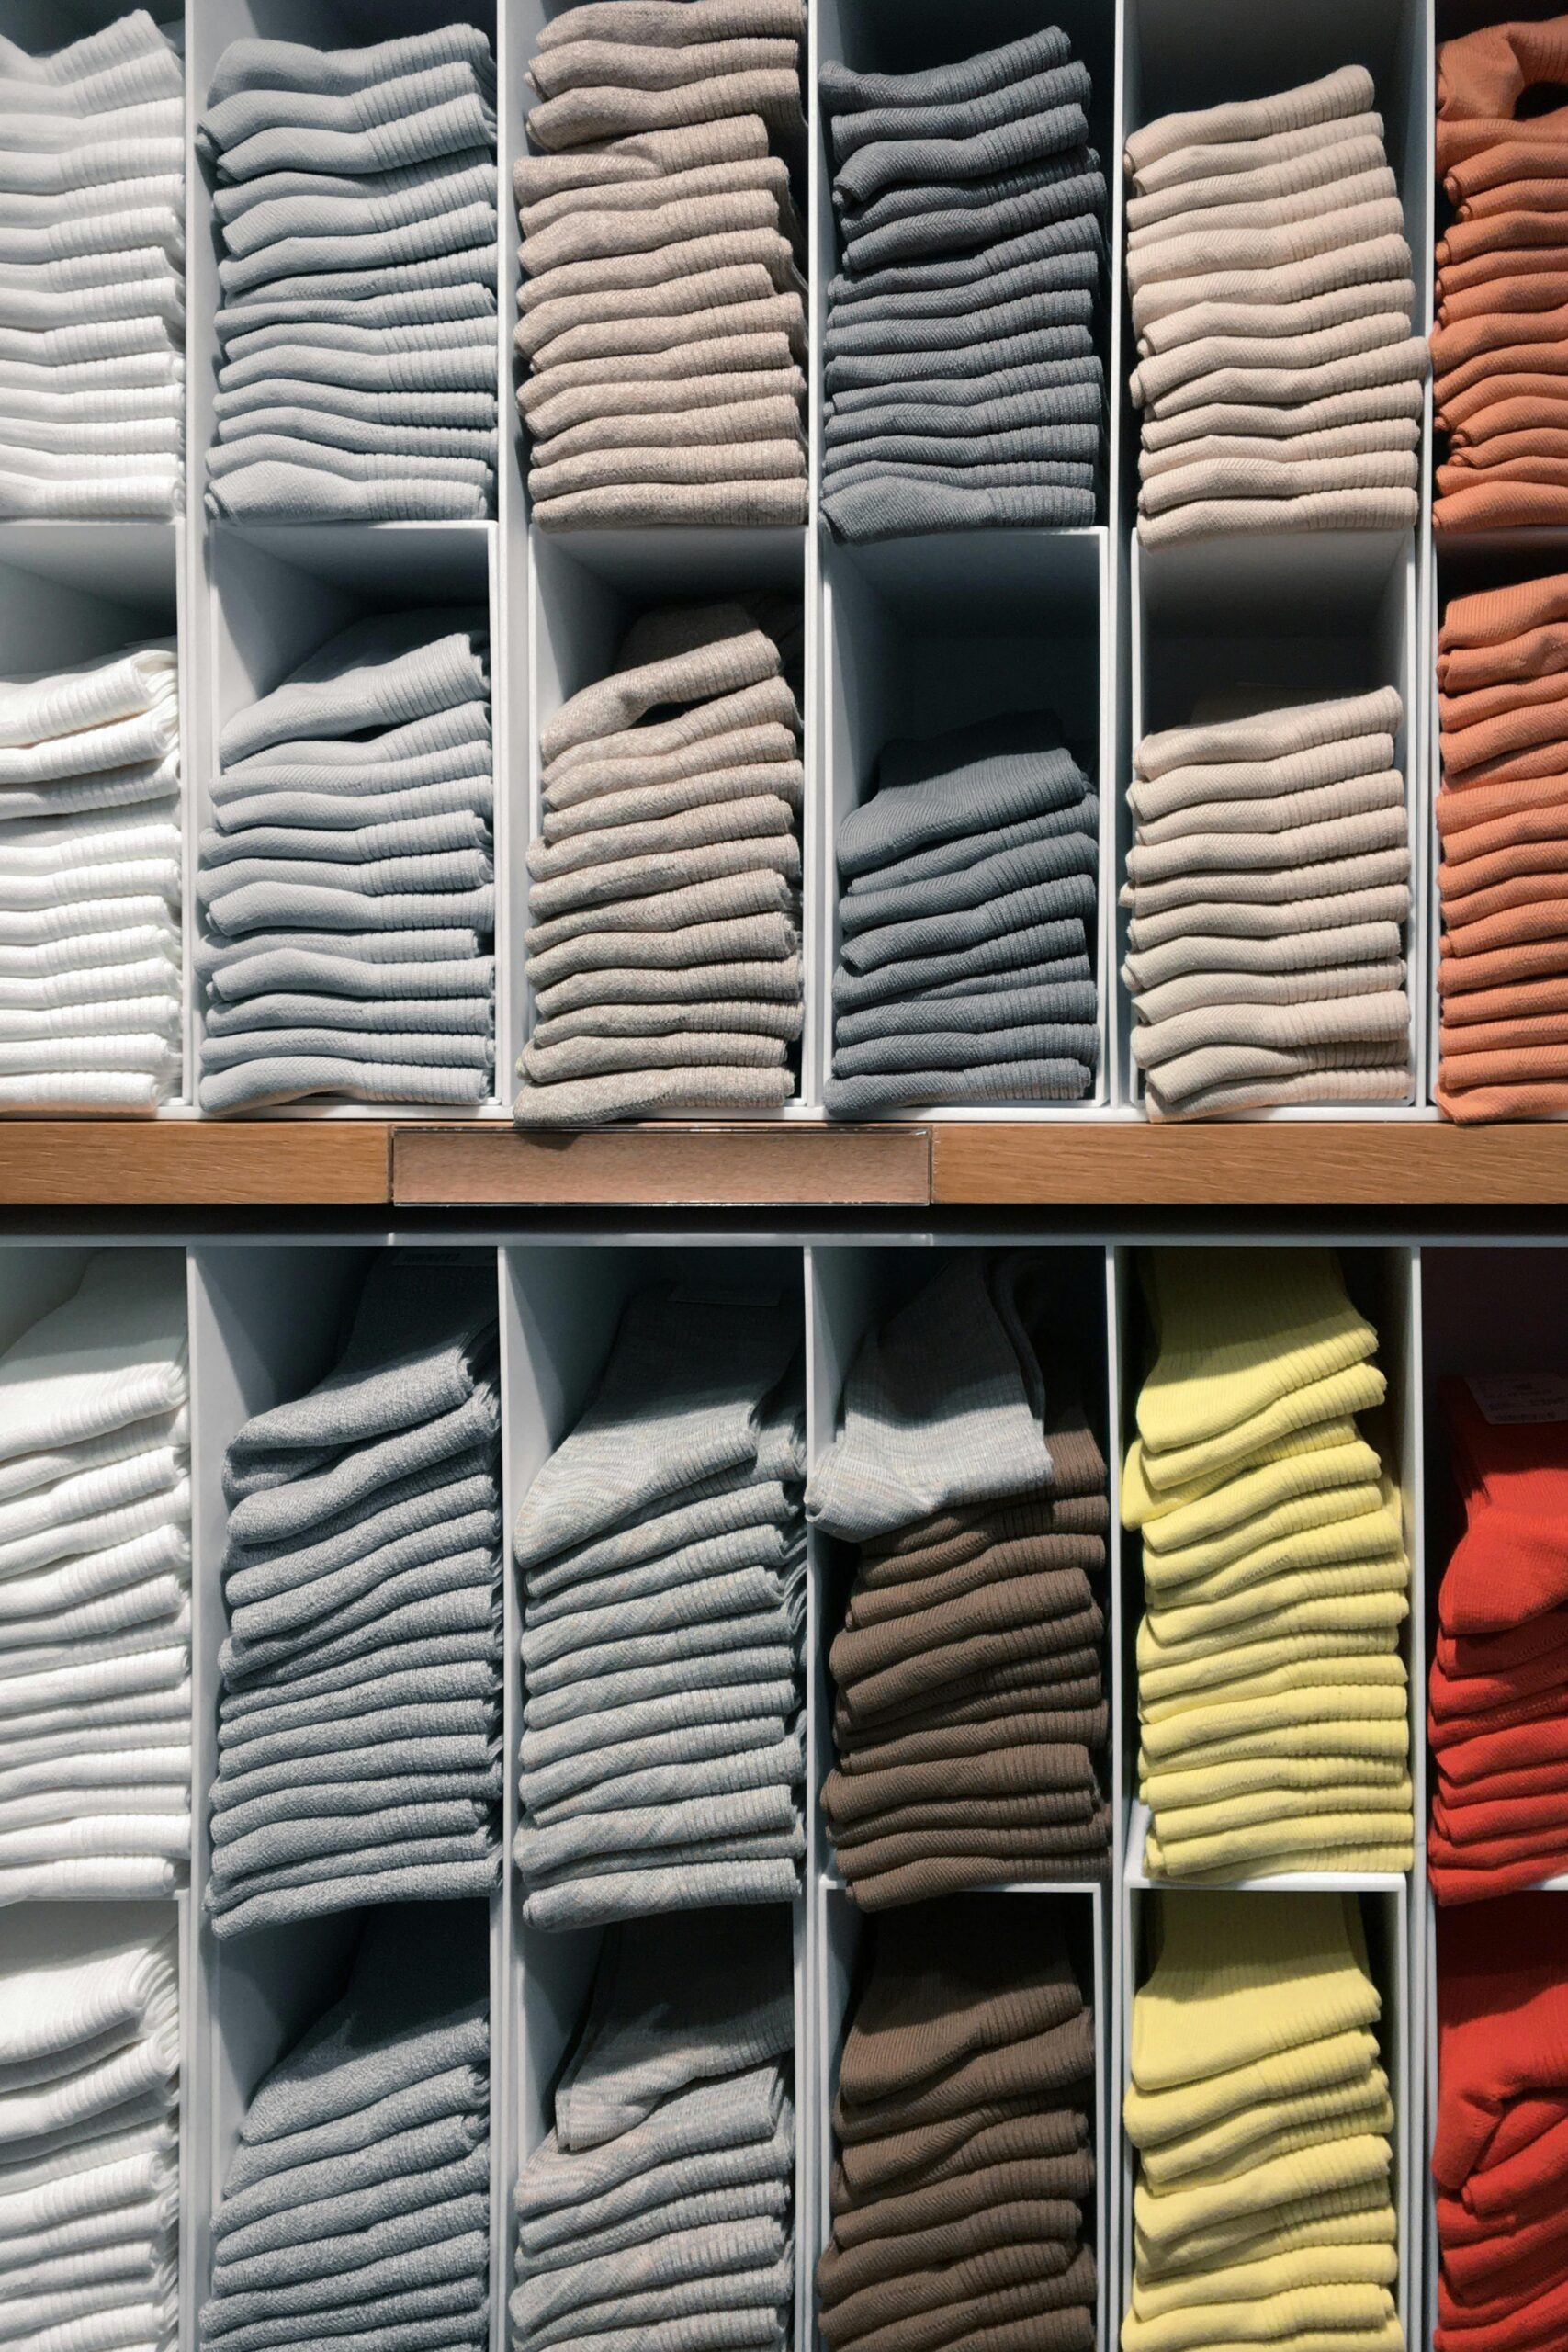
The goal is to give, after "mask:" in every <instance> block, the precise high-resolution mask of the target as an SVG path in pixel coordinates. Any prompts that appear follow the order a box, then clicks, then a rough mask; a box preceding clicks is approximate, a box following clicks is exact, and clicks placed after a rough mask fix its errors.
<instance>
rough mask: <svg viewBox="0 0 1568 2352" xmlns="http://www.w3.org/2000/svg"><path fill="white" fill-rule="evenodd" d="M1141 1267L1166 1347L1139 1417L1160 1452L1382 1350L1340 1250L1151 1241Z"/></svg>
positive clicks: (1215, 1431)
mask: <svg viewBox="0 0 1568 2352" xmlns="http://www.w3.org/2000/svg"><path fill="white" fill-rule="evenodd" d="M1139 1272H1140V1273H1141V1274H1142V1276H1143V1279H1144V1286H1145V1294H1146V1295H1147V1297H1148V1301H1149V1307H1150V1313H1151V1316H1152V1318H1153V1322H1154V1327H1155V1334H1156V1343H1157V1348H1158V1353H1157V1355H1156V1361H1155V1365H1154V1369H1153V1371H1152V1372H1151V1373H1150V1374H1149V1376H1148V1378H1147V1380H1146V1381H1145V1383H1144V1388H1143V1394H1142V1395H1141V1396H1140V1397H1139V1399H1138V1408H1137V1421H1138V1429H1139V1431H1140V1433H1141V1435H1142V1436H1143V1438H1144V1440H1145V1443H1146V1444H1148V1445H1150V1446H1152V1447H1153V1448H1154V1449H1155V1451H1156V1453H1168V1452H1169V1451H1171V1450H1172V1449H1173V1448H1175V1447H1178V1446H1187V1445H1197V1444H1200V1443H1201V1442H1202V1441H1203V1440H1204V1439H1206V1438H1216V1437H1222V1436H1224V1433H1225V1431H1226V1430H1234V1429H1236V1428H1238V1427H1239V1426H1241V1425H1242V1424H1244V1423H1246V1422H1247V1421H1248V1420H1250V1419H1252V1418H1253V1417H1254V1415H1256V1414H1258V1413H1263V1412H1267V1410H1268V1409H1269V1407H1270V1406H1271V1405H1273V1404H1276V1403H1277V1402H1278V1401H1279V1400H1280V1398H1281V1397H1288V1396H1290V1395H1291V1393H1292V1390H1295V1389H1300V1388H1306V1387H1309V1386H1311V1385H1312V1384H1313V1383H1314V1381H1319V1380H1326V1379H1328V1378H1329V1377H1330V1376H1331V1375H1332V1374H1334V1373H1337V1372H1348V1370H1349V1368H1350V1366H1351V1365H1352V1364H1355V1363H1364V1362H1365V1360H1366V1359H1367V1358H1368V1357H1369V1356H1371V1355H1374V1354H1375V1353H1376V1351H1377V1333H1376V1332H1375V1331H1374V1330H1373V1329H1372V1327H1371V1324H1370V1323H1369V1322H1368V1321H1367V1320H1366V1318H1365V1317H1364V1316H1361V1315H1359V1314H1358V1313H1357V1311H1356V1309H1355V1308H1354V1307H1353V1306H1351V1304H1350V1302H1349V1300H1348V1297H1347V1296H1346V1295H1345V1284H1344V1279H1343V1277H1342V1275H1341V1273H1340V1271H1339V1265H1338V1261H1337V1259H1336V1257H1335V1255H1334V1253H1333V1251H1332V1250H1322V1249H1311V1250H1157V1249H1156V1250H1144V1251H1142V1252H1140V1255H1139Z"/></svg>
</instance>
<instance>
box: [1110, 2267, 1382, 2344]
mask: <svg viewBox="0 0 1568 2352" xmlns="http://www.w3.org/2000/svg"><path fill="white" fill-rule="evenodd" d="M1396 2316H1397V2314H1396V2312H1395V2310H1394V2301H1393V2296H1392V2295H1391V2294H1390V2293H1389V2291H1388V2289H1387V2288H1386V2287H1384V2286H1382V2285H1379V2284H1376V2283H1371V2282H1369V2283H1368V2284H1366V2285H1364V2286H1351V2285H1348V2284H1339V2285H1325V2286H1312V2287H1297V2288H1292V2289H1288V2290H1286V2292H1285V2293H1283V2294H1280V2295H1269V2296H1268V2297H1266V2298H1265V2299H1263V2300H1262V2301H1256V2302H1234V2303H1233V2302H1225V2303H1199V2304H1195V2305H1192V2306H1190V2307H1189V2308H1188V2309H1187V2310H1186V2311H1174V2312H1168V2313H1167V2314H1166V2315H1165V2316H1164V2317H1163V2318H1161V2319H1151V2320H1145V2319H1139V2318H1138V2316H1137V2314H1136V2313H1135V2312H1129V2313H1128V2315H1127V2317H1126V2319H1125V2320H1124V2321H1123V2322H1122V2352H1211V2347H1212V2346H1214V2345H1218V2344H1227V2345H1235V2346H1243V2345H1253V2344H1258V2343H1265V2344H1273V2343H1277V2342H1278V2341H1279V2340H1280V2337H1281V2336H1288V2337H1293V2338H1297V2339H1299V2338H1300V2337H1302V2336H1303V2335H1312V2334H1313V2333H1314V2332H1321V2331H1324V2330H1326V2329H1332V2330H1334V2331H1336V2333H1337V2334H1338V2332H1339V2331H1343V2332H1344V2333H1345V2335H1348V2334H1349V2333H1350V2332H1351V2331H1353V2330H1356V2331H1360V2332H1362V2333H1368V2332H1370V2333H1371V2334H1373V2335H1376V2333H1377V2332H1378V2331H1379V2330H1381V2329H1382V2328H1385V2327H1386V2326H1387V2325H1388V2323H1389V2321H1390V2320H1391V2319H1393V2318H1395V2317H1396Z"/></svg>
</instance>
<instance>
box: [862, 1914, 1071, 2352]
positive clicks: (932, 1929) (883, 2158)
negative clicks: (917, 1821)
mask: <svg viewBox="0 0 1568 2352" xmlns="http://www.w3.org/2000/svg"><path fill="white" fill-rule="evenodd" d="M1093 2109H1094V2021H1093V2018H1092V2015H1091V2012H1090V2010H1089V2006H1088V2004H1087V2003H1086V2001H1085V2000H1084V1997H1083V1995H1082V1992H1081V1991H1080V1990H1079V1987H1078V1985H1077V1979H1076V1978H1075V1976H1074V1974H1073V1972H1072V1968H1071V1966H1070V1964H1069V1962H1068V1961H1067V1958H1066V1953H1065V1951H1064V1950H1063V1948H1062V1942H1061V1933H1060V1928H1059V1927H1058V1925H1057V1923H1056V1921H1055V1919H1054V1918H1053V1917H1051V1916H1050V1914H1049V1913H1045V1914H1043V1915H1042V1914H1041V1913H1040V1911H1039V1906H1038V1905H1035V1904H1032V1903H1030V1904H1022V1905H1019V1904H1011V1903H992V1904H989V1905H985V1906H984V1907H982V1906H980V1905H976V1904H972V1903H971V1904H931V1905H926V1906H924V1907H922V1908H921V1909H920V1910H919V1911H914V1912H911V1913H910V1914H909V1915H908V1917H907V1918H905V1919H902V1920H891V1919H886V1920H884V1921H882V1923H881V1924H880V1926H879V1928H878V1929H877V1936H876V1951H875V1958H874V1962H873V1964H872V1970H871V1973H870V1976H869V1978H868V1980H867V1983H866V1986H865V1991H864V1993H863V1996H862V1998H861V2003H860V2007H859V2009H858V2010H857V2012H856V2015H855V2019H854V2023H853V2024H852V2026H851V2028H850V2030H849V2034H848V2037H847V2039H846V2041H845V2042H844V2049H843V2055H842V2057H841V2059H840V2063H839V2082H838V2093H837V2096H836V2098H835V2099H834V2101H833V2131H834V2135H835V2139H836V2141H837V2143H838V2158H837V2162H836V2163H835V2165H834V2166H833V2173H832V2181H831V2188H830V2201H831V2206H832V2213H833V2231H832V2237H831V2240H830V2242H829V2245H828V2248H827V2250H826V2252H825V2253H824V2254H823V2256H822V2258H821V2260H820V2261H819V2262H818V2266H817V2292H818V2306H819V2311H820V2325H821V2331H822V2335H823V2336H824V2338H825V2339H826V2341H827V2342H828V2343H829V2345H830V2346H832V2352H846V2348H847V2347H848V2346H863V2347H864V2352H893V2347H895V2346H899V2345H922V2346H931V2347H932V2352H936V2348H937V2347H947V2346H952V2347H954V2352H956V2347H958V2346H963V2345H970V2344H973V2345H995V2346H998V2347H999V2346H1008V2345H1029V2346H1039V2347H1040V2352H1093V2347H1094V2346H1095V2345H1096V2343H1097V2341H1098V2338H1097V2336H1096V2333H1095V2316H1094V2314H1095V2301H1096V2295H1097V2273H1096V2265H1095V2256H1094V2250H1093V2246H1092V2245H1086V2244H1085V2242H1084V2240H1085V2213H1084V2204H1085V2201H1086V2200H1087V2199H1089V2197H1090V2196H1091V2195H1092V2193H1093V2188H1094V2156H1093V2152H1092V2147H1091V2140H1090V2128H1089V2117H1090V2115H1091V2114H1092V2112H1093ZM1089 2234H1090V2236H1092V2223H1091V2224H1090V2232H1089Z"/></svg>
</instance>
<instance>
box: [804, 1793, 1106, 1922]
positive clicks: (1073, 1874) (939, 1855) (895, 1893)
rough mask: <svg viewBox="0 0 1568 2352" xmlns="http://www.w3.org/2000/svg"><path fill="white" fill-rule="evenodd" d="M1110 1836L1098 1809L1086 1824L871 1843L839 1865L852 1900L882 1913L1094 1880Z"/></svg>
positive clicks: (928, 1833) (928, 1832)
mask: <svg viewBox="0 0 1568 2352" xmlns="http://www.w3.org/2000/svg"><path fill="white" fill-rule="evenodd" d="M1110 1838H1111V1815H1110V1812H1109V1809H1108V1808H1107V1807H1106V1806H1104V1805H1103V1804H1102V1805H1101V1806H1100V1811H1099V1813H1098V1814H1097V1815H1095V1816H1094V1817H1093V1818H1092V1819H1091V1820H1089V1821H1083V1822H1068V1823H1064V1824H1062V1825H1061V1826H1057V1827H1055V1828H1046V1829H1020V1828H1008V1829H998V1830H986V1829H972V1828H964V1829H949V1830H941V1831H939V1830H933V1829H921V1830H919V1831H918V1832H917V1833H915V1834H913V1835H908V1836H903V1837H897V1838H882V1839H879V1840H868V1841H867V1842H866V1843H865V1844H864V1845H861V1846H854V1847H850V1848H848V1849H845V1851H844V1852H843V1853H842V1854H841V1856H840V1860H841V1861H842V1863H843V1868H844V1876H845V1879H846V1881H847V1882H848V1883H849V1884H850V1885H851V1886H852V1888H853V1889H854V1893H855V1898H856V1900H857V1902H859V1903H860V1904H862V1905H863V1906H864V1907H866V1908H869V1909H876V1910H886V1909H891V1908H892V1907H893V1906H894V1905H904V1904H908V1903H924V1902H930V1901H931V1900H932V1899H933V1898H934V1897H935V1896H937V1895H942V1894H956V1893H958V1892H959V1891H960V1890H961V1889H962V1888H964V1887H966V1886H983V1885H987V1884H994V1883H996V1882H997V1881H998V1879H999V1880H1002V1881H1004V1882H1006V1881H1008V1880H1010V1879H1018V1880H1021V1881H1032V1880H1035V1879H1042V1880H1043V1879H1055V1880H1062V1879H1071V1880H1075V1881H1076V1880H1089V1879H1094V1878H1098V1877H1100V1876H1101V1875H1102V1873H1103V1871H1104V1868H1105V1860H1106V1849H1107V1847H1108V1845H1109V1843H1110Z"/></svg>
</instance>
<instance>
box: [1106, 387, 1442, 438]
mask: <svg viewBox="0 0 1568 2352" xmlns="http://www.w3.org/2000/svg"><path fill="white" fill-rule="evenodd" d="M1421 409H1422V390H1421V385H1420V384H1419V382H1409V383H1401V384H1363V385H1361V386H1359V387H1358V388H1357V389H1356V390H1352V391H1347V392H1325V394H1324V395H1323V397H1322V398H1321V399H1320V400H1315V401H1301V402H1299V403H1297V404H1287V403H1285V402H1280V404H1279V405H1278V406H1275V407H1269V405H1268V404H1267V403H1265V402H1262V401H1228V400H1226V401H1204V402H1203V404H1202V406H1201V407H1200V408H1189V409H1178V410H1176V411H1175V412H1174V413H1172V414H1169V415H1161V416H1145V419H1144V421H1143V425H1142V447H1143V448H1144V449H1145V450H1146V451H1149V452H1151V453H1152V452H1155V451H1157V450H1161V449H1174V448H1177V447H1179V446H1180V444H1181V443H1182V442H1184V441H1201V440H1203V439H1205V438H1206V437H1207V436H1208V435H1210V434H1215V433H1220V434H1236V435H1246V434H1252V435H1261V436H1264V437H1267V438H1268V439H1269V440H1271V441H1288V442H1292V443H1294V442H1295V441H1296V440H1297V439H1298V437H1299V436H1300V435H1303V434H1305V433H1325V432H1328V431H1329V430H1331V429H1332V428H1333V427H1334V426H1335V425H1338V424H1365V423H1366V422H1367V421H1368V420H1369V419H1370V418H1373V417H1382V418H1387V419H1390V420H1393V419H1396V418H1397V419H1400V420H1402V421H1407V422H1409V423H1411V424H1416V423H1417V422H1418V420H1419V418H1420V415H1421Z"/></svg>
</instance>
